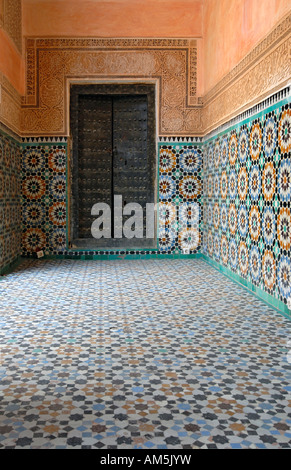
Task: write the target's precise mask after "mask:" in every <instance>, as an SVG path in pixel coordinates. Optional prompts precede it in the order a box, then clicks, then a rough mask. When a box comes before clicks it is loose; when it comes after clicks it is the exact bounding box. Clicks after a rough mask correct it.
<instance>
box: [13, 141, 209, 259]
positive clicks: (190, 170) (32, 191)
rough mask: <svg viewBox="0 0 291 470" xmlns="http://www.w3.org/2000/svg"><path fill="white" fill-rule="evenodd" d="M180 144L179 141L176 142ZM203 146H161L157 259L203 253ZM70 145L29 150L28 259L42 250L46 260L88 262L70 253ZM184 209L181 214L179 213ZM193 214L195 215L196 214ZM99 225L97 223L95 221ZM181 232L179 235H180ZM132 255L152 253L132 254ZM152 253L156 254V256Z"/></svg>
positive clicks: (25, 164) (31, 145)
mask: <svg viewBox="0 0 291 470" xmlns="http://www.w3.org/2000/svg"><path fill="white" fill-rule="evenodd" d="M173 140H175V139H173ZM201 146H202V144H201V143H199V142H198V143H197V144H196V143H194V142H191V143H189V142H171V143H170V142H160V143H159V148H158V155H159V165H158V167H159V170H158V195H157V198H159V199H158V200H159V201H160V204H159V245H158V247H157V249H156V250H155V251H154V252H153V253H154V254H157V255H165V254H166V255H169V254H171V255H178V256H179V255H182V254H187V255H188V254H190V255H191V254H195V253H197V252H199V251H200V247H201V239H202V236H201V230H202V227H201V225H202V224H201V221H202V210H201V200H202V150H201ZM66 166H67V144H66V143H53V142H49V141H45V139H36V141H35V142H26V143H24V144H23V158H22V200H23V227H22V253H23V255H24V256H30V255H32V254H33V253H34V252H35V251H37V249H42V250H44V252H45V254H46V255H54V256H55V255H67V256H68V255H72V256H75V257H78V256H83V255H84V251H82V252H81V251H73V250H68V249H67V245H66V236H67V232H66V218H67V207H66V205H67V195H66V192H67V177H66V174H67V173H66V172H67V169H66ZM180 207H182V209H181V210H179V208H180ZM191 208H192V209H193V210H192V213H191ZM92 222H93V220H92ZM178 228H179V230H178ZM124 253H125V251H124V250H120V251H102V250H100V249H98V250H96V251H90V252H86V253H85V254H86V255H88V256H100V255H106V256H108V255H120V254H124ZM127 253H128V254H131V255H135V256H136V255H142V254H146V253H147V251H146V250H143V251H128V252H127ZM153 253H152V254H153Z"/></svg>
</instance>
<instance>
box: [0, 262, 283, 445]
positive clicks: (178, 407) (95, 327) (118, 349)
mask: <svg viewBox="0 0 291 470" xmlns="http://www.w3.org/2000/svg"><path fill="white" fill-rule="evenodd" d="M1 290H2V292H5V295H4V296H2V299H1V310H0V324H1V329H0V344H1V351H0V355H1V366H0V378H1V380H0V390H1V392H0V414H1V423H0V448H1V449H8V448H11V449H15V448H16V449H20V448H24V449H25V448H28V449H36V448H42V449H46V448H49V449H61V448H75V449H77V448H89V449H91V448H92V449H94V448H97V449H114V448H118V449H173V448H174V449H192V448H194V449H196V448H202V449H204V448H219V449H222V448H242V449H246V448H255V449H275V448H282V449H283V448H286V449H287V448H290V447H291V430H290V425H291V395H290V392H291V388H290V378H291V366H290V352H289V349H290V348H289V349H288V345H287V342H288V341H290V335H291V323H290V321H289V320H288V319H287V318H285V317H284V316H282V315H281V314H279V313H278V312H276V311H274V310H273V309H272V308H270V307H267V306H266V305H265V304H264V303H262V302H261V301H260V300H258V299H256V298H255V297H254V296H253V295H252V294H250V293H248V292H247V291H245V290H244V289H243V288H242V287H240V286H238V285H237V284H235V283H234V282H232V281H230V280H229V279H227V278H226V277H224V276H223V275H222V274H221V273H220V272H218V271H217V270H215V269H214V268H213V267H211V266H209V265H208V264H207V263H206V262H205V261H203V260H201V259H180V260H166V259H161V260H113V261H85V260H84V261H83V260H80V261H79V260H29V259H28V260H25V261H24V262H23V263H22V264H21V265H19V266H18V267H17V268H16V269H15V271H14V272H13V273H12V274H9V275H7V276H6V277H4V278H3V279H2V280H1ZM288 357H289V362H288Z"/></svg>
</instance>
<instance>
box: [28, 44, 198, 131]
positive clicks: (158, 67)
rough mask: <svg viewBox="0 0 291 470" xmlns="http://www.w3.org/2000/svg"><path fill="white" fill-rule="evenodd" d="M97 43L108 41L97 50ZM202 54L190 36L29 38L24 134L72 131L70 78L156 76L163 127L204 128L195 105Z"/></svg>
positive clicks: (167, 129)
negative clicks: (69, 117) (67, 85)
mask: <svg viewBox="0 0 291 470" xmlns="http://www.w3.org/2000/svg"><path fill="white" fill-rule="evenodd" d="M190 44H191V45H192V47H191V49H190ZM195 44H196V43H195ZM96 45H97V46H102V47H100V48H98V50H95V49H94V48H95V47H96ZM125 45H126V46H127V47H128V48H126V47H125ZM52 46H53V48H52ZM56 46H57V47H56ZM109 46H112V47H109ZM113 46H114V48H113ZM118 46H119V47H118ZM181 46H183V48H181ZM185 46H186V47H185ZM62 47H63V49H62ZM191 54H193V55H194V58H193V57H190V56H191ZM189 57H190V58H191V60H189ZM196 58H197V54H196V49H195V47H193V43H192V42H191V41H188V40H177V41H173V40H156V41H155V40H148V41H145V40H140V41H138V40H134V41H130V40H124V41H122V40H112V41H110V40H107V41H106V40H104V41H101V40H99V41H98V40H93V39H92V40H90V39H80V40H77V39H67V40H66V39H59V40H58V39H47V40H45V39H42V40H40V39H38V40H33V39H28V40H27V61H28V63H29V68H27V74H28V80H27V83H28V88H27V96H26V97H25V99H24V101H23V109H22V131H23V133H24V135H32V134H33V135H54V134H58V135H61V134H62V135H68V126H67V122H68V119H67V117H68V103H66V100H65V96H66V83H67V79H71V80H82V79H86V80H88V81H89V80H92V81H94V80H98V79H103V80H106V79H107V80H116V81H118V80H122V79H133V80H139V81H142V80H145V81H146V80H149V79H155V80H158V81H159V90H160V92H159V94H158V96H157V100H158V116H159V117H160V122H159V123H158V124H159V126H158V127H159V133H160V134H161V135H163V134H166V135H178V134H181V135H185V134H186V133H187V134H189V132H190V131H191V130H192V133H193V131H195V132H196V133H201V131H202V128H201V119H200V114H201V109H200V108H197V107H195V106H189V102H191V99H193V98H194V99H196V97H195V96H193V92H194V91H195V92H196V82H195V83H193V81H196V76H197V74H196V67H197V63H196ZM189 89H190V90H192V91H189ZM191 93H192V94H191ZM193 125H195V128H192V126H193Z"/></svg>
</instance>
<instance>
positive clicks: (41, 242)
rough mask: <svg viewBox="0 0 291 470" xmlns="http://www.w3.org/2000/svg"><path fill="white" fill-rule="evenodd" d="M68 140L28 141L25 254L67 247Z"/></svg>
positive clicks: (24, 192)
mask: <svg viewBox="0 0 291 470" xmlns="http://www.w3.org/2000/svg"><path fill="white" fill-rule="evenodd" d="M66 159H67V151H66V144H42V145H31V144H30V145H24V147H23V154H22V254H23V255H24V256H26V255H27V254H31V253H33V252H35V251H38V250H44V252H45V254H58V253H60V252H63V251H64V250H65V248H66V167H67V161H66Z"/></svg>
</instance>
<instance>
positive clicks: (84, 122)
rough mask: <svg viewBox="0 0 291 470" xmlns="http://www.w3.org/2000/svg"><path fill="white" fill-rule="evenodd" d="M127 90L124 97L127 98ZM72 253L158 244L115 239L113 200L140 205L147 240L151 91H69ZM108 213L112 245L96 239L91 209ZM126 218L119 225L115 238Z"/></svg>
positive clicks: (152, 167) (151, 188) (151, 191)
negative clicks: (101, 207) (100, 206)
mask: <svg viewBox="0 0 291 470" xmlns="http://www.w3.org/2000/svg"><path fill="white" fill-rule="evenodd" d="M127 90H128V92H127ZM70 101H71V104H70V106H71V133H72V141H73V143H72V147H73V154H72V160H71V166H70V174H71V188H72V191H71V198H70V207H71V211H70V214H71V220H70V227H71V234H72V240H71V247H72V248H84V249H86V248H87V249H99V248H100V249H102V248H104V249H116V248H117V249H122V248H128V249H131V248H135V249H137V248H141V249H142V248H155V247H156V243H157V239H156V235H155V237H154V238H153V239H146V238H143V239H137V238H132V239H127V238H125V237H124V236H123V235H122V238H116V239H114V238H113V237H114V230H113V228H114V227H113V224H114V222H115V224H116V219H115V220H114V204H113V201H114V195H118V196H122V201H123V206H124V205H125V204H127V203H133V202H135V203H139V204H140V205H141V206H142V208H143V233H144V237H145V234H146V211H145V207H146V203H148V202H152V203H153V202H155V177H156V155H155V151H156V150H155V100H154V88H153V86H152V85H150V86H147V85H142V86H141V85H140V86H138V85H128V86H126V85H120V86H119V85H112V86H111V85H100V86H97V85H96V86H94V85H88V86H86V85H84V86H81V85H80V86H79V85H73V88H72V89H71V97H70ZM98 202H102V203H106V204H108V205H109V206H110V208H111V228H112V238H111V239H105V238H101V239H95V238H93V236H92V234H91V226H92V223H93V221H94V220H95V219H96V218H97V217H96V216H92V215H91V210H92V207H93V205H94V204H96V203H98ZM129 217H130V216H123V217H122V219H119V227H117V229H119V233H121V234H122V227H123V224H124V222H125V221H126V219H128V218H129Z"/></svg>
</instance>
